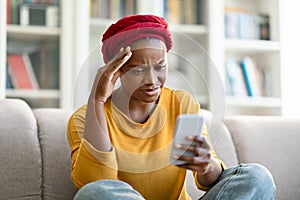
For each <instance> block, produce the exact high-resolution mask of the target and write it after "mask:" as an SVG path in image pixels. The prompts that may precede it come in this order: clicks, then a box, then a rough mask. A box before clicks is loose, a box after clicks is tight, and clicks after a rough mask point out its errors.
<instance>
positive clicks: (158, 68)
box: [155, 64, 166, 71]
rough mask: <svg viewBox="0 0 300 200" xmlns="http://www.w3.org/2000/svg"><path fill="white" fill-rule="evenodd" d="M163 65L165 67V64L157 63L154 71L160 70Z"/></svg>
mask: <svg viewBox="0 0 300 200" xmlns="http://www.w3.org/2000/svg"><path fill="white" fill-rule="evenodd" d="M165 67H166V64H164V65H160V64H159V65H156V66H155V70H156V71H161V70H163V69H164V68H165Z"/></svg>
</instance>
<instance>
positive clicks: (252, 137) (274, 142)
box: [0, 99, 300, 200]
mask: <svg viewBox="0 0 300 200" xmlns="http://www.w3.org/2000/svg"><path fill="white" fill-rule="evenodd" d="M71 112H72V111H71V110H61V109H35V110H33V111H32V110H31V109H30V108H29V106H28V105H27V104H26V103H25V102H24V101H22V100H12V99H4V100H0V163H1V167H0V199H26V200H31V199H53V200H54V199H55V200H59V199H61V200H68V199H72V197H73V196H74V194H75V193H76V189H75V188H74V186H73V184H72V182H71V178H70V173H69V168H70V156H69V146H68V143H67V138H66V133H65V131H66V125H67V120H68V118H69V116H70V114H71ZM205 116H206V122H207V124H208V125H209V124H211V122H210V119H211V115H210V113H209V112H205ZM210 127H212V126H210ZM217 132H218V131H217ZM219 133H221V134H215V135H213V134H212V135H211V137H212V143H213V145H214V148H215V150H216V151H217V153H218V155H219V157H220V158H221V159H223V160H224V161H225V163H226V164H227V166H228V167H229V166H232V165H236V164H238V163H252V162H256V163H261V164H264V165H265V166H266V167H267V168H268V169H269V170H270V171H271V173H272V174H273V176H274V179H275V183H276V186H277V192H276V199H289V200H292V199H299V198H300V190H299V188H300V167H299V166H300V156H299V154H298V153H299V152H300V144H299V143H300V119H297V120H296V119H283V118H280V117H259V116H255V117H253V116H252V117H251V116H236V117H232V118H228V119H226V120H225V125H223V127H222V131H221V132H219ZM187 182H188V183H187V185H188V191H189V193H190V194H191V196H192V197H193V199H197V198H198V197H200V196H201V194H202V193H201V192H199V191H196V190H195V188H194V187H193V183H192V180H191V177H190V174H188V179H187ZM233 192H234V191H233Z"/></svg>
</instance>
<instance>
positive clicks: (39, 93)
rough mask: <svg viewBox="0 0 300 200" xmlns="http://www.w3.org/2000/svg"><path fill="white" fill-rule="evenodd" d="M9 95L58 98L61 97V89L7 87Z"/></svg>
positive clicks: (7, 94) (15, 96)
mask: <svg viewBox="0 0 300 200" xmlns="http://www.w3.org/2000/svg"><path fill="white" fill-rule="evenodd" d="M6 96H7V97H14V98H47V99H58V98H60V92H59V90H48V89H41V90H17V89H7V90H6Z"/></svg>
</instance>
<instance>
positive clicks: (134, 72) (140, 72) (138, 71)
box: [130, 67, 145, 75]
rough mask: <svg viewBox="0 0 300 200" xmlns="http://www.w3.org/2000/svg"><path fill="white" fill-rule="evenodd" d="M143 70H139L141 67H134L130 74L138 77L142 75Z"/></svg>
mask: <svg viewBox="0 0 300 200" xmlns="http://www.w3.org/2000/svg"><path fill="white" fill-rule="evenodd" d="M144 71H145V69H144V68H141V67H135V68H133V69H131V70H130V72H131V73H133V74H135V75H139V74H142V73H144Z"/></svg>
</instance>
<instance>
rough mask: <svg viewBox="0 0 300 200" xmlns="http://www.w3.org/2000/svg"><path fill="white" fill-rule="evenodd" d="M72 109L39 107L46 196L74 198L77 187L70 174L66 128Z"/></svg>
mask: <svg viewBox="0 0 300 200" xmlns="http://www.w3.org/2000/svg"><path fill="white" fill-rule="evenodd" d="M71 114H72V113H71V111H69V110H62V109H36V110H34V115H35V118H36V121H37V127H38V138H39V144H40V149H41V155H42V170H43V173H42V176H43V178H42V189H43V192H42V195H43V199H44V200H53V199H55V200H68V199H73V197H74V195H75V193H76V189H75V187H74V185H73V183H72V181H71V177H70V166H71V157H70V147H69V144H68V141H67V136H66V130H67V123H68V119H69V117H70V115H71Z"/></svg>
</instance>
